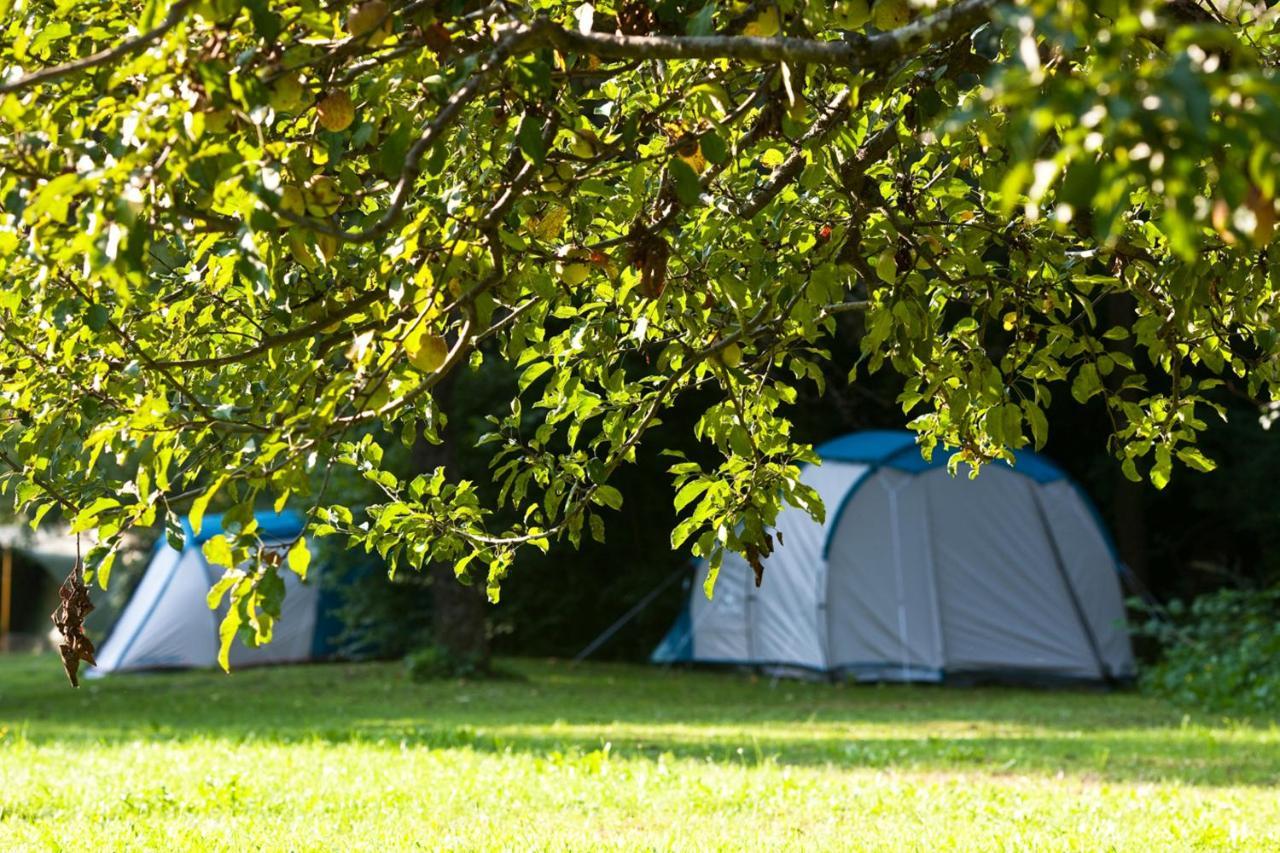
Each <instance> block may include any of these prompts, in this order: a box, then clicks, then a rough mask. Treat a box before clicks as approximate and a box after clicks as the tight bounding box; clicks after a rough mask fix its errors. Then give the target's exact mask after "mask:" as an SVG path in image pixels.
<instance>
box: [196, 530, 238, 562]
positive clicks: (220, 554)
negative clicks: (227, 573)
mask: <svg viewBox="0 0 1280 853" xmlns="http://www.w3.org/2000/svg"><path fill="white" fill-rule="evenodd" d="M200 550H201V551H203V552H204V556H205V559H206V560H208V561H209V562H210V563H212V564H213V565H215V566H224V567H226V568H228V569H229V568H232V567H233V566H235V563H236V561H235V557H233V556H232V554H231V543H229V542H228V541H227V537H226V536H223V535H221V534H219V535H217V536H214V537H213V538H211V539H209V540H208V541H207V542H205V543H204V545H203V546H201V549H200Z"/></svg>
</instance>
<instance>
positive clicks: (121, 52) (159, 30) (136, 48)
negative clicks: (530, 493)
mask: <svg viewBox="0 0 1280 853" xmlns="http://www.w3.org/2000/svg"><path fill="white" fill-rule="evenodd" d="M195 2H196V0H177V2H176V3H174V4H173V6H172V7H170V9H169V15H168V17H166V18H165V19H164V20H163V21H161V22H160V25H159V26H157V27H156V28H155V29H151V30H147V31H146V32H145V33H142V34H141V35H138V36H135V37H134V38H131V39H128V40H126V41H122V42H120V44H118V45H116V46H115V47H111V48H107V49H106V50H100V51H98V52H97V53H92V54H89V55H88V56H82V57H81V58H79V59H74V60H72V61H70V62H64V63H62V64H61V65H53V66H50V67H49V68H42V69H40V70H39V71H33V72H32V73H30V74H28V75H27V76H25V77H19V78H18V79H17V80H14V81H12V82H10V83H0V95H7V94H9V93H11V92H21V91H22V90H24V89H30V88H31V87H32V86H39V85H41V84H42V83H50V82H52V81H54V80H60V79H62V78H63V77H66V76H68V75H70V74H75V73H77V72H79V71H87V70H88V69H90V68H95V67H97V66H99V65H105V64H106V63H108V62H114V61H115V60H117V59H123V58H125V57H126V56H132V55H133V54H135V53H141V52H142V51H143V50H145V49H146V48H147V47H148V46H149V45H150V44H151V43H152V42H154V41H156V40H157V39H159V38H161V37H162V36H163V35H164V34H165V33H167V32H169V30H171V29H173V28H174V27H176V26H177V25H178V24H179V23H180V22H181V21H182V19H183V18H185V17H186V16H187V9H189V8H190V7H191V6H193V5H195Z"/></svg>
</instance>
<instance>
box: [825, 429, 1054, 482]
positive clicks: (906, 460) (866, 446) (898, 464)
mask: <svg viewBox="0 0 1280 853" xmlns="http://www.w3.org/2000/svg"><path fill="white" fill-rule="evenodd" d="M817 452H818V456H819V457H821V458H822V459H824V460H830V461H832V462H861V463H864V464H868V465H873V466H875V467H889V468H896V469H897V470H899V471H903V472H906V473H908V474H919V473H921V472H924V471H928V470H931V469H934V468H945V467H946V465H947V462H948V461H949V460H950V459H951V457H952V456H953V455H955V453H956V452H957V451H954V450H944V449H942V448H938V449H936V450H935V451H934V452H933V458H932V459H930V460H927V461H926V460H925V458H924V457H923V456H921V455H920V450H919V448H918V447H917V445H916V434H915V433H914V432H910V431H909V430H874V429H873V430H864V431H863V432H854V433H850V434H849V435H843V436H841V437H840V438H834V439H832V440H831V441H828V442H827V443H826V444H823V445H820V446H819V447H818V448H817ZM1013 458H1014V462H1013V464H1012V465H1010V466H1009V467H1010V469H1011V470H1013V471H1014V472H1015V473H1018V474H1022V475H1023V476H1026V477H1030V478H1031V479H1033V480H1035V481H1036V482H1037V483H1051V482H1053V481H1054V480H1064V479H1067V475H1066V473H1065V472H1064V471H1063V470H1062V469H1061V468H1059V467H1058V466H1057V465H1055V464H1053V463H1052V462H1050V461H1049V460H1048V459H1046V458H1044V457H1043V456H1041V455H1040V454H1038V453H1033V452H1032V451H1030V450H1015V451H1014V452H1013ZM996 464H1001V465H1006V464H1008V463H1005V462H999V463H996Z"/></svg>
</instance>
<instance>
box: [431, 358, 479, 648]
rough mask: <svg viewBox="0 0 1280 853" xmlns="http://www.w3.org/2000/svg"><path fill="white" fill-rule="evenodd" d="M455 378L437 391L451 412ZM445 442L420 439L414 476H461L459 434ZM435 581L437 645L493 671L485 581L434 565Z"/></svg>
mask: <svg viewBox="0 0 1280 853" xmlns="http://www.w3.org/2000/svg"><path fill="white" fill-rule="evenodd" d="M453 386H454V378H453V376H452V375H450V376H448V377H446V378H445V380H444V381H442V382H441V383H440V384H439V385H437V386H436V387H435V389H434V391H435V396H436V402H437V404H438V405H439V406H440V408H441V409H442V410H444V411H445V412H448V411H449V410H450V409H451V408H452V406H451V405H450V403H451V401H452V399H453ZM441 437H442V438H443V439H444V442H443V443H441V444H431V443H430V442H427V441H425V440H423V439H422V438H419V439H418V441H417V443H416V444H414V447H413V452H412V460H413V469H414V471H413V473H414V474H429V473H431V472H432V471H434V470H435V469H436V468H438V467H440V466H442V465H443V466H444V467H445V470H446V472H447V473H448V475H449V477H450V479H454V478H456V476H457V470H456V456H455V453H454V447H455V444H456V434H455V431H454V430H453V429H452V427H446V428H445V431H444V434H443V435H442V436H441ZM427 575H428V577H429V578H430V580H431V622H432V634H433V635H434V639H435V642H436V643H437V644H438V645H439V646H440V647H441V648H443V649H444V650H445V651H446V652H448V653H449V655H450V657H452V658H454V659H457V660H464V659H465V660H469V661H471V662H472V664H473V665H475V666H476V667H477V668H478V669H481V670H487V669H488V668H489V657H490V651H489V626H488V621H487V618H486V613H485V608H486V605H487V601H486V599H485V592H484V583H483V580H481V581H479V582H476V583H472V584H471V585H470V586H467V585H465V584H463V583H462V582H460V581H459V580H458V579H457V577H456V576H455V575H454V573H453V566H452V565H450V564H447V563H431V564H430V565H429V566H428V568H427Z"/></svg>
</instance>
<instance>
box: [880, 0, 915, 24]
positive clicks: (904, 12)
mask: <svg viewBox="0 0 1280 853" xmlns="http://www.w3.org/2000/svg"><path fill="white" fill-rule="evenodd" d="M910 20H911V8H910V7H909V6H908V5H907V0H876V4H875V6H873V7H872V8H871V23H872V24H874V25H875V27H876V29H878V30H896V29H897V28H898V27H901V26H905V25H906V23H907V22H908V21H910Z"/></svg>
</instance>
